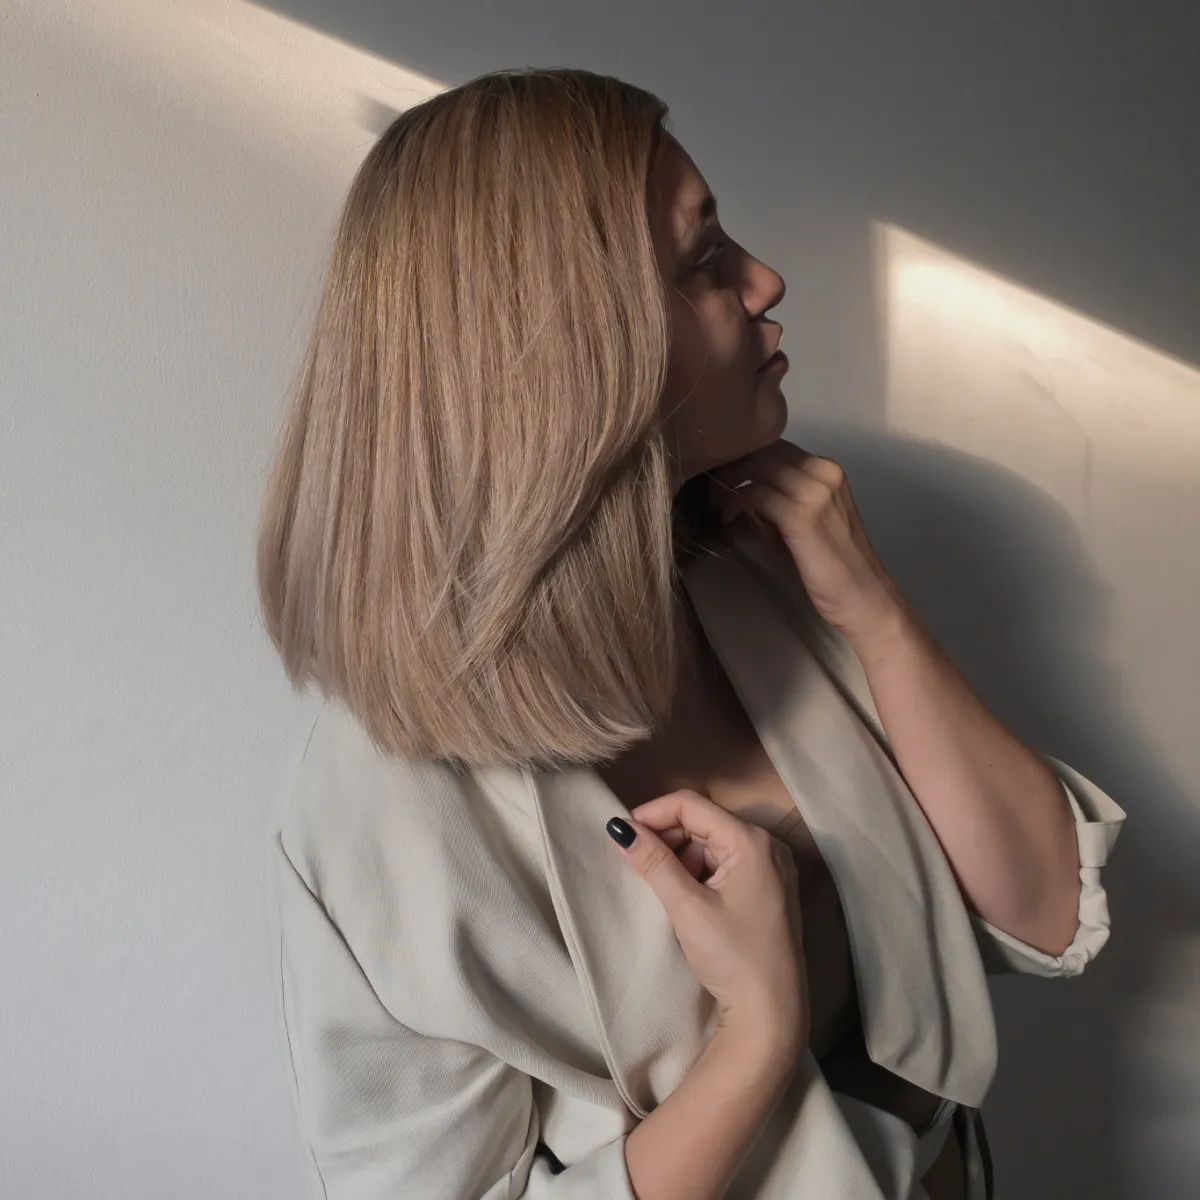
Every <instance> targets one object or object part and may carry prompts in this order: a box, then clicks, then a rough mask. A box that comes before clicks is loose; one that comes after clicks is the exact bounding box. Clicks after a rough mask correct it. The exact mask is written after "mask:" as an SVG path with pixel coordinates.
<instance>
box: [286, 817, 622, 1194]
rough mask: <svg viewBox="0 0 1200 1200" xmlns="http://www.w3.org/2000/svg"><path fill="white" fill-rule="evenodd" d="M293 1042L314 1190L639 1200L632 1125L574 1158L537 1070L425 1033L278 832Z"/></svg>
mask: <svg viewBox="0 0 1200 1200" xmlns="http://www.w3.org/2000/svg"><path fill="white" fill-rule="evenodd" d="M269 873H270V875H271V877H272V878H271V880H270V882H271V885H272V889H271V890H272V892H273V900H274V905H275V907H274V911H273V914H272V915H273V918H274V919H273V921H272V925H273V926H274V929H273V933H274V935H275V938H276V939H277V940H276V941H275V945H274V947H273V950H274V955H275V956H277V957H276V962H275V978H276V1001H277V1006H278V1007H277V1016H278V1017H280V1018H281V1021H280V1025H281V1028H280V1033H281V1035H282V1036H281V1046H282V1049H283V1051H284V1053H285V1056H286V1061H287V1064H288V1066H289V1068H290V1069H289V1072H288V1074H289V1084H290V1090H291V1094H292V1100H293V1104H294V1106H295V1109H296V1114H297V1116H298V1118H299V1122H300V1127H301V1132H302V1135H303V1140H304V1142H305V1144H306V1159H307V1167H308V1183H309V1190H310V1194H311V1195H312V1196H313V1197H314V1200H397V1198H398V1197H414V1198H416V1197H425V1196H428V1197H434V1196H437V1197H444V1198H445V1200H515V1197H524V1198H525V1200H600V1198H602V1197H604V1198H611V1200H635V1196H634V1193H633V1190H632V1187H631V1184H630V1181H629V1176H628V1173H627V1170H626V1166H625V1136H622V1137H620V1138H617V1139H615V1140H613V1141H611V1142H608V1143H606V1144H604V1145H602V1146H600V1147H599V1148H597V1149H596V1150H594V1151H592V1153H591V1154H589V1155H587V1156H586V1157H585V1158H583V1159H581V1160H580V1161H579V1162H576V1163H573V1164H571V1165H570V1166H567V1167H566V1168H564V1167H562V1166H561V1164H559V1163H558V1162H557V1160H555V1159H554V1158H553V1156H552V1155H550V1154H549V1153H547V1151H546V1147H545V1146H544V1145H543V1143H542V1142H541V1140H540V1136H539V1134H540V1118H539V1113H538V1109H537V1106H536V1105H535V1103H534V1098H533V1086H532V1080H531V1079H530V1077H529V1076H527V1075H525V1074H523V1073H522V1072H520V1071H519V1070H517V1069H516V1068H514V1067H513V1066H511V1065H510V1064H508V1063H505V1062H502V1061H501V1060H500V1059H498V1058H496V1057H495V1056H494V1055H493V1054H491V1053H489V1052H488V1051H486V1050H485V1049H483V1048H481V1047H479V1046H474V1045H470V1044H468V1043H467V1042H461V1041H452V1040H444V1039H436V1038H428V1037H424V1036H422V1035H421V1034H419V1033H417V1032H416V1031H414V1030H412V1029H409V1028H407V1027H406V1026H405V1025H404V1024H402V1023H401V1022H400V1021H398V1020H396V1018H395V1017H394V1016H393V1015H392V1014H391V1013H390V1011H389V1010H388V1009H387V1008H386V1007H385V1006H384V1005H383V1003H382V1001H381V1000H380V999H379V997H378V996H377V995H376V993H375V991H374V989H373V988H372V987H371V984H370V983H369V981H368V980H367V978H366V976H365V974H364V973H363V971H362V969H361V967H360V966H359V964H358V962H357V961H356V959H355V958H354V956H353V954H352V953H351V951H350V948H349V947H348V946H347V944H346V942H345V940H344V939H343V938H342V936H341V934H340V932H339V930H338V929H337V927H336V926H335V925H334V924H333V922H332V920H331V919H330V917H329V915H328V913H327V912H326V910H325V908H324V906H323V905H322V904H321V902H320V900H318V898H317V897H316V896H315V895H314V894H313V893H312V891H310V889H309V887H308V886H307V884H306V882H305V881H304V879H303V878H302V877H301V876H300V874H299V872H298V871H297V870H296V869H295V867H294V865H293V864H292V862H291V860H290V859H289V858H288V856H287V854H286V852H285V851H284V849H283V848H282V846H281V845H280V843H279V841H278V840H277V839H272V841H271V844H270V846H269Z"/></svg>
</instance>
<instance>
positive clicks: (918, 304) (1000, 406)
mask: <svg viewBox="0 0 1200 1200" xmlns="http://www.w3.org/2000/svg"><path fill="white" fill-rule="evenodd" d="M873 244H874V248H875V254H876V258H875V264H876V271H877V275H876V282H877V288H878V299H879V304H878V308H879V316H880V321H881V324H882V331H881V332H882V338H883V345H884V354H885V377H886V392H885V402H884V403H885V419H886V423H887V427H888V428H889V429H890V430H891V431H893V432H895V433H896V434H898V435H901V436H908V437H913V438H917V439H921V440H924V441H927V442H929V443H933V444H935V445H937V446H939V447H943V448H945V451H946V454H947V455H948V456H951V457H954V456H960V457H961V456H964V455H965V456H970V457H971V458H974V459H976V460H981V466H982V465H983V464H985V463H987V464H995V465H996V466H998V467H1000V468H1005V469H1007V470H1008V471H1009V472H1011V473H1012V474H1013V475H1015V476H1017V477H1019V479H1023V480H1024V481H1026V482H1027V483H1028V484H1029V485H1030V486H1031V487H1033V488H1035V489H1038V490H1039V491H1040V492H1041V493H1042V494H1043V496H1047V497H1050V498H1051V499H1052V500H1053V501H1055V502H1057V504H1058V505H1059V506H1060V507H1061V509H1062V510H1063V511H1064V513H1065V514H1066V516H1067V517H1068V518H1069V519H1068V521H1067V523H1066V527H1067V528H1072V529H1073V531H1074V534H1075V536H1076V537H1077V539H1078V546H1077V547H1076V546H1072V545H1063V546H1062V547H1061V550H1062V554H1063V555H1064V560H1065V561H1066V560H1074V558H1075V557H1077V551H1082V552H1083V554H1084V560H1085V561H1086V562H1087V563H1088V568H1087V570H1088V573H1089V575H1094V576H1095V579H1094V580H1089V581H1088V582H1087V583H1085V584H1083V585H1082V586H1083V590H1084V592H1089V591H1090V590H1091V588H1092V587H1095V589H1096V591H1095V593H1094V594H1096V595H1101V596H1103V597H1104V598H1105V599H1104V604H1103V612H1104V617H1103V628H1102V629H1100V628H1098V629H1096V630H1095V632H1094V636H1095V637H1096V638H1097V639H1101V638H1102V639H1103V644H1100V643H1099V642H1098V643H1097V644H1096V645H1095V646H1094V647H1093V649H1094V650H1095V651H1096V652H1098V653H1101V654H1103V655H1104V657H1105V658H1106V659H1107V660H1108V662H1109V663H1110V664H1111V666H1112V668H1113V669H1114V671H1115V672H1116V674H1115V678H1117V679H1119V680H1120V681H1121V688H1122V692H1123V695H1122V697H1121V698H1120V700H1119V701H1118V698H1117V697H1115V696H1114V697H1111V698H1106V702H1107V701H1111V702H1112V703H1118V702H1119V703H1120V704H1121V705H1122V706H1124V705H1126V704H1128V705H1129V710H1128V715H1129V716H1130V717H1132V716H1133V715H1134V714H1135V713H1136V714H1137V716H1138V717H1140V722H1139V724H1140V727H1141V730H1142V731H1143V734H1144V736H1145V737H1146V738H1148V739H1150V740H1151V741H1152V743H1153V744H1154V745H1155V746H1156V748H1157V749H1156V754H1157V756H1158V758H1159V762H1160V764H1161V766H1162V768H1163V769H1164V770H1166V771H1168V772H1172V773H1173V778H1174V779H1175V780H1176V781H1177V783H1178V786H1179V788H1180V794H1184V795H1192V796H1196V795H1200V740H1198V739H1197V738H1196V736H1195V729H1194V724H1195V717H1194V714H1195V711H1196V705H1197V699H1198V697H1197V680H1200V639H1198V638H1197V637H1196V619H1197V614H1198V613H1200V551H1198V549H1197V532H1198V531H1200V370H1197V369H1196V368H1195V367H1194V366H1191V365H1189V364H1187V363H1184V362H1180V361H1179V360H1178V359H1175V358H1172V357H1171V356H1169V355H1167V354H1164V353H1162V352H1161V351H1158V350H1156V349H1154V348H1153V347H1151V346H1147V345H1145V344H1144V343H1142V342H1140V341H1138V340H1136V339H1134V338H1131V337H1128V336H1127V335H1125V334H1123V333H1121V332H1119V331H1118V330H1115V329H1111V328H1109V327H1107V326H1105V325H1102V324H1101V323H1099V322H1098V321H1094V320H1092V319H1090V318H1088V317H1086V316H1084V315H1083V314H1081V313H1079V312H1075V311H1073V310H1071V309H1069V308H1067V307H1065V306H1064V305H1062V304H1058V303H1056V302H1054V301H1052V300H1049V299H1047V298H1046V297H1044V296H1040V295H1038V294H1037V293H1035V292H1032V291H1030V290H1028V289H1026V288H1023V287H1021V286H1020V285H1018V284H1016V283H1013V282H1012V281H1010V280H1007V279H1004V278H1001V277H1000V276H998V275H995V274H993V273H992V272H989V271H985V270H983V269H981V268H980V267H977V266H975V265H974V264H973V263H970V262H967V261H965V260H964V259H962V258H960V257H958V256H956V255H954V254H952V253H950V252H948V251H946V250H944V249H942V248H940V247H938V246H935V245H932V244H931V243H929V242H926V241H923V240H921V239H920V238H917V237H915V236H913V235H912V234H910V233H908V232H907V231H905V230H902V229H898V228H896V227H895V226H889V225H882V224H880V225H876V226H875V227H874V230H873ZM986 473H987V472H986V471H982V470H981V471H980V472H979V475H980V477H981V478H982V477H983V476H984V475H986ZM961 501H962V503H964V504H965V505H968V506H970V505H978V504H981V503H985V502H986V499H985V495H984V493H982V492H980V493H979V494H974V493H972V494H971V495H964V496H962V497H961ZM989 518H990V519H991V520H993V521H995V520H999V521H1001V522H1003V521H1005V520H1008V519H1012V520H1019V519H1020V518H1019V517H1018V516H1017V515H1015V514H1011V515H1010V514H1005V513H996V512H991V513H989ZM1043 532H1045V531H1042V530H1028V529H1014V530H1013V531H1012V533H1013V536H1014V538H1015V539H1016V540H1017V541H1019V540H1020V539H1021V538H1024V537H1028V538H1031V539H1032V538H1036V537H1039V536H1042V534H1043ZM1050 569H1051V570H1052V567H1051V568H1050ZM1028 586H1031V587H1033V588H1035V589H1045V593H1044V594H1045V596H1046V599H1047V602H1050V600H1051V599H1052V598H1053V599H1054V600H1055V601H1056V602H1058V601H1061V603H1062V604H1064V605H1067V606H1069V605H1070V604H1071V603H1072V602H1074V600H1075V598H1076V597H1078V600H1079V602H1080V603H1083V602H1084V599H1085V597H1084V596H1083V595H1082V594H1079V593H1076V592H1073V591H1071V589H1073V588H1076V587H1079V586H1080V585H1079V583H1078V582H1077V581H1071V580H1070V579H1067V581H1066V582H1063V581H1057V580H1053V579H1046V578H1038V579H1034V580H1030V581H1028ZM1059 587H1065V588H1067V589H1068V590H1067V592H1065V593H1061V594H1060V593H1058V592H1056V591H1055V589H1056V588H1059ZM1068 610H1069V609H1068ZM1089 636H1091V635H1089Z"/></svg>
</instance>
